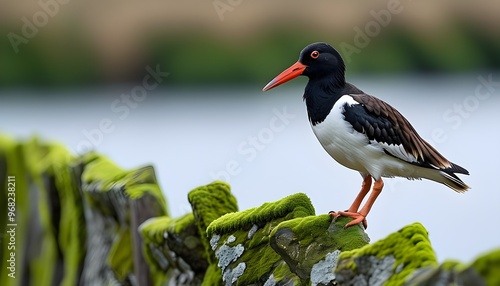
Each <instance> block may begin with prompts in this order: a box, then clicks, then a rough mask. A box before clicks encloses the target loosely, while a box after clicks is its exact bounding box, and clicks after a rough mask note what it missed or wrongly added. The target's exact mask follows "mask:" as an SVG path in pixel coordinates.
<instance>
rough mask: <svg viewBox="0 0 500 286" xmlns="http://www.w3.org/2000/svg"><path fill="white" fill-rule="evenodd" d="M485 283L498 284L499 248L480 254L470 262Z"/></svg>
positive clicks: (499, 271) (499, 269) (499, 274)
mask: <svg viewBox="0 0 500 286" xmlns="http://www.w3.org/2000/svg"><path fill="white" fill-rule="evenodd" d="M471 266H472V268H474V269H475V270H476V271H477V272H478V273H479V275H481V277H483V278H484V279H485V280H486V284H487V285H500V249H497V250H494V251H491V252H490V253H487V254H485V255H482V256H480V257H479V258H477V259H476V260H475V261H474V262H473V263H472V265H471Z"/></svg>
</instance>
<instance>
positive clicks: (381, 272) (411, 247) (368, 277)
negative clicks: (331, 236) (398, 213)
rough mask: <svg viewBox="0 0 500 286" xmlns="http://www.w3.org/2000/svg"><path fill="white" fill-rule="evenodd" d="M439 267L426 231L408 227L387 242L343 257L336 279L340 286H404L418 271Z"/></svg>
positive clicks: (365, 247)
mask: <svg viewBox="0 0 500 286" xmlns="http://www.w3.org/2000/svg"><path fill="white" fill-rule="evenodd" d="M429 266H430V267H436V266H437V260H436V256H435V254H434V250H433V249H432V247H431V244H430V241H429V238H428V236H427V231H426V230H425V228H424V227H423V226H422V225H421V224H419V223H414V224H412V225H409V226H406V227H404V228H402V229H401V230H399V231H398V232H396V233H393V234H391V235H389V236H388V237H387V238H385V239H382V240H380V241H377V242H375V243H373V244H370V245H366V246H364V247H362V248H360V249H356V250H352V251H347V252H343V253H342V254H340V257H339V261H338V264H337V268H336V270H335V275H336V279H337V283H338V285H353V286H354V285H356V286H357V285H386V283H389V284H390V285H402V284H403V283H404V282H405V281H406V279H408V277H409V276H410V275H411V274H412V273H413V272H414V271H416V270H417V269H420V268H423V267H429Z"/></svg>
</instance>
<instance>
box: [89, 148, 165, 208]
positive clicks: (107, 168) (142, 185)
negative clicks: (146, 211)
mask: <svg viewBox="0 0 500 286" xmlns="http://www.w3.org/2000/svg"><path fill="white" fill-rule="evenodd" d="M80 162H81V163H83V164H84V165H85V168H84V171H83V173H82V176H81V179H82V184H83V185H84V189H86V190H92V191H93V192H95V191H100V192H107V191H110V190H112V189H116V188H117V187H121V188H123V190H124V193H125V194H126V195H127V196H128V197H129V198H130V199H132V200H135V199H139V198H141V197H142V196H143V195H145V194H148V195H153V196H154V197H155V198H156V200H157V201H158V205H159V206H161V208H162V210H161V212H164V213H168V210H167V207H166V200H165V197H164V196H163V193H162V191H161V189H160V187H159V185H158V183H157V181H156V176H155V173H154V169H153V168H152V167H151V166H146V167H143V168H139V169H137V170H131V171H125V170H123V169H121V168H120V167H118V166H117V165H116V164H115V163H114V162H112V161H111V160H110V159H108V158H107V157H105V156H102V155H98V154H96V153H89V154H86V155H84V156H82V157H81V158H80ZM88 200H89V202H90V203H91V204H93V205H95V204H99V202H95V199H94V198H93V197H92V196H90V197H88ZM94 203H95V204H94ZM106 208H107V207H101V210H103V211H105V210H106Z"/></svg>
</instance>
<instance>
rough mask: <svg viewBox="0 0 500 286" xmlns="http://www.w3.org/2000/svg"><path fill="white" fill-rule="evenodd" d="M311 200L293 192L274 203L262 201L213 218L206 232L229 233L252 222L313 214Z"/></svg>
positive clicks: (246, 226)
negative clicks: (260, 204) (258, 204)
mask: <svg viewBox="0 0 500 286" xmlns="http://www.w3.org/2000/svg"><path fill="white" fill-rule="evenodd" d="M314 212H315V211H314V207H313V205H312V204H311V200H310V199H309V198H308V197H307V196H306V195H305V194H303V193H298V194H294V195H291V196H288V197H286V198H284V199H281V200H279V201H277V202H274V203H264V204H263V205H262V206H260V207H257V208H252V209H248V210H245V211H241V212H238V213H229V214H226V215H224V216H222V217H220V218H219V219H217V220H215V221H214V222H213V223H212V224H211V225H210V226H209V227H208V228H207V233H208V235H209V236H212V235H213V234H215V233H230V232H232V231H235V230H238V229H249V228H250V227H251V226H252V225H254V224H257V225H259V224H262V222H269V221H272V220H273V219H276V218H283V217H286V218H287V219H292V218H297V217H304V216H309V215H314Z"/></svg>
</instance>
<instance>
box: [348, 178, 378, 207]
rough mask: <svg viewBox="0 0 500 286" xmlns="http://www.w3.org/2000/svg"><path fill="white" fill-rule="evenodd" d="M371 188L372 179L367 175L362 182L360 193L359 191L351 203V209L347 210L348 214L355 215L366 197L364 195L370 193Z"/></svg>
mask: <svg viewBox="0 0 500 286" xmlns="http://www.w3.org/2000/svg"><path fill="white" fill-rule="evenodd" d="M371 186H372V177H371V176H370V175H368V176H366V178H365V179H364V180H363V184H361V191H359V193H358V196H357V197H356V199H355V200H354V202H352V205H351V207H350V208H349V209H348V210H347V211H348V212H350V213H355V212H357V211H358V209H359V206H360V205H361V202H363V200H364V198H365V197H366V194H368V191H370V187H371Z"/></svg>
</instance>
